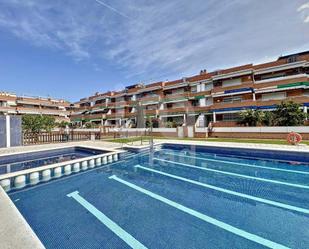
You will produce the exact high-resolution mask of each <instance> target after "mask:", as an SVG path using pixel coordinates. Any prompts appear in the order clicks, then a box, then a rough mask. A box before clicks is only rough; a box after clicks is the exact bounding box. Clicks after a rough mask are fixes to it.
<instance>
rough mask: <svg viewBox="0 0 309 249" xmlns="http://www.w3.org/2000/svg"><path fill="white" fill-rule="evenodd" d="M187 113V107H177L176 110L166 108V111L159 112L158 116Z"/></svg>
mask: <svg viewBox="0 0 309 249" xmlns="http://www.w3.org/2000/svg"><path fill="white" fill-rule="evenodd" d="M186 112H187V107H178V108H168V109H164V110H159V114H160V115H164V114H172V113H175V114H179V113H183V114H185V113H186Z"/></svg>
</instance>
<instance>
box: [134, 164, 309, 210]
mask: <svg viewBox="0 0 309 249" xmlns="http://www.w3.org/2000/svg"><path fill="white" fill-rule="evenodd" d="M134 167H135V168H137V169H142V170H145V171H150V172H153V173H156V174H159V175H164V176H167V177H170V178H174V179H177V180H180V181H184V182H189V183H192V184H195V185H199V186H202V187H205V188H210V189H213V190H217V191H220V192H223V193H226V194H230V195H235V196H239V197H243V198H246V199H250V200H253V201H257V202H261V203H265V204H269V205H272V206H276V207H280V208H284V209H289V210H292V211H297V212H301V213H305V214H309V209H305V208H300V207H295V206H291V205H288V204H284V203H280V202H276V201H271V200H267V199H263V198H259V197H255V196H252V195H247V194H243V193H239V192H236V191H232V190H228V189H225V188H220V187H216V186H213V185H210V184H206V183H202V182H198V181H194V180H191V179H188V178H184V177H180V176H177V175H172V174H169V173H166V172H163V171H159V170H155V169H150V168H147V167H144V166H141V165H136V166H134Z"/></svg>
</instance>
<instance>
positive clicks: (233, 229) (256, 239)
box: [109, 175, 289, 249]
mask: <svg viewBox="0 0 309 249" xmlns="http://www.w3.org/2000/svg"><path fill="white" fill-rule="evenodd" d="M109 178H110V179H113V180H115V181H117V182H120V183H122V184H124V185H126V186H127V187H130V188H132V189H135V190H137V191H139V192H141V193H143V194H145V195H148V196H150V197H152V198H154V199H156V200H158V201H161V202H163V203H165V204H167V205H169V206H171V207H174V208H176V209H178V210H181V211H182V212H185V213H187V214H189V215H192V216H194V217H196V218H198V219H200V220H203V221H205V222H207V223H210V224H212V225H214V226H217V227H219V228H221V229H224V230H226V231H228V232H231V233H233V234H236V235H238V236H240V237H243V238H245V239H248V240H250V241H253V242H255V243H258V244H261V245H264V246H266V247H268V248H276V249H289V247H286V246H284V245H281V244H278V243H276V242H273V241H271V240H268V239H264V238H262V237H260V236H258V235H255V234H252V233H249V232H246V231H244V230H242V229H239V228H237V227H234V226H232V225H229V224H227V223H225V222H222V221H219V220H217V219H214V218H212V217H210V216H207V215H205V214H202V213H200V212H198V211H196V210H194V209H191V208H188V207H186V206H183V205H181V204H180V203H177V202H174V201H172V200H169V199H167V198H165V197H163V196H161V195H158V194H155V193H153V192H151V191H148V190H146V189H144V188H141V187H139V186H137V185H135V184H133V183H130V182H127V181H125V180H123V179H121V178H118V177H117V176H115V175H113V176H110V177H109Z"/></svg>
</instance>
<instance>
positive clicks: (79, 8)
mask: <svg viewBox="0 0 309 249" xmlns="http://www.w3.org/2000/svg"><path fill="white" fill-rule="evenodd" d="M306 50H309V1H308V0H220V1H218V0H190V1H188V0H169V1H166V0H65V1H64V0H52V1H51V0H0V91H9V92H15V93H17V94H19V95H22V94H24V95H31V96H38V95H39V96H51V97H56V98H64V99H67V100H69V101H77V100H79V99H80V98H83V97H86V96H90V95H92V94H94V93H95V92H105V91H109V90H115V91H117V90H121V89H122V88H124V87H125V86H128V85H132V84H136V83H141V82H143V83H150V82H157V81H163V80H174V79H179V78H182V77H187V76H191V75H195V74H198V73H199V71H200V70H201V69H207V70H208V71H212V70H217V69H223V68H228V67H233V66H237V65H242V64H247V63H255V64H257V63H262V62H266V61H269V60H275V59H277V57H278V56H280V55H286V54H290V53H295V52H300V51H306Z"/></svg>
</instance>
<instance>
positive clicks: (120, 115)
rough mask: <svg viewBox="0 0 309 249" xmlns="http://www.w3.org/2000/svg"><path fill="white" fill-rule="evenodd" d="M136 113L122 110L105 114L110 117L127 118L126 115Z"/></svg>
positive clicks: (130, 115) (129, 115)
mask: <svg viewBox="0 0 309 249" xmlns="http://www.w3.org/2000/svg"><path fill="white" fill-rule="evenodd" d="M135 115H136V113H131V112H128V111H124V112H114V113H110V114H106V118H107V119H110V118H128V117H134V116H135Z"/></svg>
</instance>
